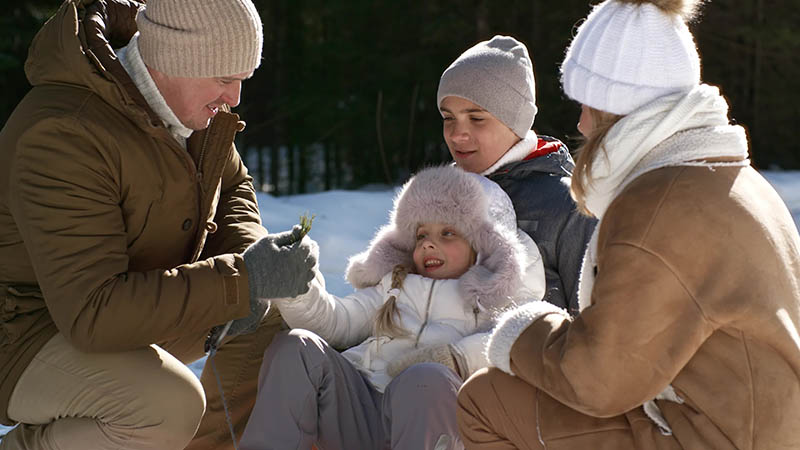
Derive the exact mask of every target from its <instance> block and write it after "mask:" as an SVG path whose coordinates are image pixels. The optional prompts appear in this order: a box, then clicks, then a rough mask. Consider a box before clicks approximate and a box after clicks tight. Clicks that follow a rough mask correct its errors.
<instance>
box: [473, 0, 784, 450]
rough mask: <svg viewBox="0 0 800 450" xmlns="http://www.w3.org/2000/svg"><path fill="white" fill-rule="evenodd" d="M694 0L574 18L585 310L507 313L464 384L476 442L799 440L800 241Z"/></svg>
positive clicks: (610, 5)
mask: <svg viewBox="0 0 800 450" xmlns="http://www.w3.org/2000/svg"><path fill="white" fill-rule="evenodd" d="M694 6H695V2H693V1H689V0H685V1H684V0H652V1H644V0H607V1H605V2H603V3H601V4H600V5H598V6H597V7H595V8H594V9H593V11H592V12H591V14H590V15H589V16H588V17H587V20H586V21H585V22H584V23H583V25H581V27H580V29H579V30H578V33H577V35H576V37H575V39H574V40H573V42H572V44H571V46H570V48H569V50H568V52H567V55H566V59H565V61H564V64H563V66H562V82H563V85H564V91H565V93H566V94H567V95H568V96H569V97H570V98H572V99H574V100H576V101H578V102H579V103H580V104H581V105H582V107H583V112H582V114H581V118H580V124H579V125H578V128H579V130H580V131H581V132H582V133H583V134H584V135H585V136H586V143H585V145H584V146H583V148H582V149H581V151H580V154H579V158H578V162H577V165H576V170H575V173H574V176H573V180H572V192H573V196H574V197H575V198H576V201H577V202H578V205H579V206H580V207H581V208H582V209H583V210H584V211H585V212H587V213H589V214H591V215H593V216H595V217H597V218H598V219H600V222H599V225H598V227H597V229H596V231H595V235H594V236H593V237H592V239H591V241H590V244H589V249H588V250H587V254H586V256H585V257H584V262H583V268H582V272H581V280H580V284H579V303H580V307H581V312H580V314H579V315H578V316H577V317H576V318H574V319H571V318H570V316H569V315H568V314H567V312H566V311H563V310H560V309H558V308H556V307H554V306H552V305H549V304H547V303H544V302H531V303H528V304H526V305H523V306H522V307H520V308H517V309H515V310H513V311H510V312H509V313H507V314H506V315H505V316H504V317H503V318H501V320H500V323H499V325H498V326H497V327H496V328H495V329H494V331H493V333H492V336H491V338H490V341H489V344H488V346H487V353H488V357H489V360H490V362H491V364H492V365H493V366H495V367H494V368H492V369H489V370H483V371H479V372H478V373H477V374H475V375H474V376H473V377H472V378H471V379H470V380H468V381H467V383H466V384H465V385H464V386H463V387H462V389H461V392H460V393H459V407H460V409H459V426H460V430H461V433H462V435H463V437H464V441H465V444H466V447H467V448H468V449H510V448H525V449H542V448H546V449H634V448H635V449H711V448H713V449H797V448H800V427H798V424H800V331H798V330H800V237H799V236H798V232H797V228H796V226H795V224H794V223H793V221H792V218H791V216H790V214H789V212H788V210H787V208H786V206H785V205H784V204H783V202H782V201H781V199H780V198H779V197H778V195H777V194H776V193H775V191H774V190H773V189H772V187H771V186H770V185H769V184H768V183H767V182H766V181H765V180H764V178H763V177H761V175H759V174H758V173H757V172H756V171H755V170H754V169H753V168H752V167H751V166H750V163H749V160H748V159H747V158H748V149H747V139H746V136H745V133H744V130H743V129H742V128H741V127H739V126H732V125H730V124H729V120H728V105H727V102H726V101H725V99H724V98H723V97H722V96H721V95H720V93H719V90H718V89H717V88H716V87H712V86H708V85H706V84H702V83H701V82H700V59H699V56H698V54H697V50H696V48H695V45H694V41H693V39H692V36H691V33H690V32H689V29H688V28H687V26H686V23H685V19H686V18H687V17H689V16H690V15H691V12H692V10H693V9H694Z"/></svg>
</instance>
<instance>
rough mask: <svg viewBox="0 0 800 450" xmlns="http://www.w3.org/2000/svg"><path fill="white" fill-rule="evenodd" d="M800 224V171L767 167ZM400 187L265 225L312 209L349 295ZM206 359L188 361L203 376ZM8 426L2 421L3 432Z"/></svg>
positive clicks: (268, 203) (319, 196) (338, 290)
mask: <svg viewBox="0 0 800 450" xmlns="http://www.w3.org/2000/svg"><path fill="white" fill-rule="evenodd" d="M764 176H765V177H766V178H767V180H769V182H770V183H771V184H772V185H773V186H774V187H775V189H776V190H777V191H778V193H779V194H780V195H781V197H782V198H783V199H784V201H785V202H786V203H787V206H788V207H789V210H790V211H791V212H792V215H793V216H794V219H795V223H797V224H798V228H800V171H786V172H764ZM396 192H397V189H396V188H395V189H385V190H380V191H328V192H320V193H315V194H305V195H293V196H287V197H272V196H270V195H268V194H259V197H258V202H259V206H260V209H261V217H262V219H263V222H264V225H265V226H266V227H267V229H268V230H270V231H271V232H278V231H283V230H288V229H290V228H291V227H292V226H293V225H294V224H296V223H298V221H299V219H300V216H301V215H302V214H314V215H315V218H314V223H313V226H312V229H311V232H310V234H309V235H310V236H311V237H312V238H313V239H314V240H316V241H317V242H318V243H319V246H320V268H321V270H322V273H323V274H324V275H325V281H326V284H327V287H328V290H329V291H330V292H332V293H334V294H336V295H340V296H341V295H346V294H348V293H349V292H350V291H351V290H352V288H350V286H349V285H348V284H347V282H346V281H345V280H344V270H345V268H346V266H347V258H348V257H349V256H351V255H353V254H355V253H359V252H361V251H362V250H364V249H365V248H366V246H367V244H368V243H369V241H370V240H371V239H372V237H373V235H374V234H375V232H376V231H377V230H378V228H380V226H381V225H383V224H385V223H386V222H387V221H388V218H389V211H390V210H391V208H392V200H393V198H394V195H395V193H396ZM204 363H205V359H203V360H200V361H197V362H195V363H194V364H192V365H190V367H191V368H192V370H193V371H194V372H195V373H196V374H197V375H198V376H199V374H200V371H201V370H202V368H203V364H204ZM7 430H8V429H7V428H6V427H2V426H0V435H2V434H4V433H5V432H6V431H7Z"/></svg>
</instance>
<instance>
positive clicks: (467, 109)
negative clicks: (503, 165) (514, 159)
mask: <svg viewBox="0 0 800 450" xmlns="http://www.w3.org/2000/svg"><path fill="white" fill-rule="evenodd" d="M439 109H440V111H441V113H442V120H443V127H442V131H443V134H444V141H445V142H446V143H447V147H448V148H449V149H450V154H451V155H452V156H453V159H454V160H455V162H456V164H457V165H458V167H461V168H462V169H464V170H466V171H467V172H474V173H481V172H483V171H484V170H486V169H488V168H489V167H491V166H492V164H494V163H495V162H497V160H498V159H500V157H501V156H503V155H504V154H505V153H506V152H507V151H508V150H509V149H510V148H511V147H512V146H513V145H514V144H516V143H517V142H519V140H520V138H519V137H518V136H517V135H516V134H514V132H513V131H511V129H510V128H508V127H507V126H505V125H504V124H503V122H500V121H499V120H498V119H497V118H496V117H495V116H493V115H491V114H490V113H489V112H488V111H486V110H485V109H483V108H481V107H480V106H478V105H476V104H475V103H472V102H471V101H469V100H465V99H463V98H461V97H445V98H444V99H442V104H441V105H440V107H439Z"/></svg>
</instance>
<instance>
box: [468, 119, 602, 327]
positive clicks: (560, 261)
mask: <svg viewBox="0 0 800 450" xmlns="http://www.w3.org/2000/svg"><path fill="white" fill-rule="evenodd" d="M537 154H541V156H536V155H537ZM525 158H530V159H525ZM574 167H575V163H574V162H573V160H572V157H571V156H570V154H569V150H568V149H567V146H566V145H564V144H563V143H562V142H561V141H559V140H558V139H555V138H552V137H549V136H537V135H536V134H535V133H534V132H533V131H531V132H529V133H528V135H527V136H526V137H525V139H523V140H521V141H520V142H518V143H517V144H516V145H515V146H514V147H512V148H511V149H510V150H509V151H508V152H506V154H505V155H503V157H502V158H501V159H500V160H499V161H498V162H497V163H495V164H494V165H493V166H492V167H490V168H489V169H487V171H485V172H484V175H486V176H487V177H489V179H491V180H492V181H494V182H496V183H497V184H499V185H500V186H501V187H502V188H503V190H504V191H506V193H507V194H508V196H509V197H511V201H512V202H513V203H514V209H515V210H516V213H517V225H518V226H519V228H521V229H522V230H524V231H525V232H527V233H528V234H529V235H530V236H531V237H532V238H533V240H534V241H535V242H536V244H537V245H538V246H539V251H540V252H541V254H542V259H543V261H544V270H545V276H546V277H547V293H546V294H545V297H544V300H546V301H548V302H550V303H552V304H554V305H557V306H559V307H562V308H565V309H568V310H569V312H570V314H573V315H574V314H577V312H578V278H579V275H580V269H581V261H582V260H583V254H584V252H585V250H586V246H587V245H588V243H589V238H590V237H591V236H592V231H593V230H594V227H595V225H596V224H597V221H596V220H595V219H593V218H589V217H586V216H584V215H582V214H581V213H579V212H578V210H577V207H576V205H575V202H574V201H573V200H572V197H570V195H569V186H570V180H571V178H570V177H571V176H572V169H573V168H574Z"/></svg>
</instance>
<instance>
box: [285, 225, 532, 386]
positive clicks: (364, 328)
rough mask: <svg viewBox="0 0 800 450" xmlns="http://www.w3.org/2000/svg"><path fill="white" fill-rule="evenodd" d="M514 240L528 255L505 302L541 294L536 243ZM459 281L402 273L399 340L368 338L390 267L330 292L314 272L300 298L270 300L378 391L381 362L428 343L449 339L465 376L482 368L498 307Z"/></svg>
mask: <svg viewBox="0 0 800 450" xmlns="http://www.w3.org/2000/svg"><path fill="white" fill-rule="evenodd" d="M519 240H520V242H521V243H522V244H523V245H524V247H525V251H526V256H527V257H526V258H525V259H526V265H525V266H524V270H525V276H524V277H523V283H522V287H521V288H520V289H518V290H517V292H516V295H514V296H513V298H511V299H510V302H509V305H508V306H512V305H514V304H520V303H523V302H526V301H529V300H539V299H541V298H542V296H543V294H544V291H545V277H544V267H543V265H542V259H541V255H540V254H539V250H538V248H537V247H536V244H534V243H533V240H531V238H530V237H528V235H527V234H525V233H524V232H519ZM479 258H480V256H479ZM479 264H480V260H479V262H478V265H479ZM460 281H461V280H460V279H452V280H433V279H430V278H425V277H422V276H420V275H416V274H409V275H408V276H407V277H406V279H405V280H404V282H403V286H402V288H401V289H400V292H399V295H398V296H397V309H398V312H399V317H398V324H399V325H400V326H401V327H402V328H403V329H405V330H406V331H407V332H408V333H409V335H408V336H407V337H400V338H389V337H385V336H381V337H380V338H376V337H375V336H374V335H373V326H374V324H375V320H376V313H377V311H378V310H379V309H380V307H381V306H382V305H383V304H384V302H386V300H387V299H388V298H389V296H390V294H389V290H390V289H391V283H392V273H391V272H389V273H387V274H386V275H385V276H384V277H383V278H382V279H381V280H380V282H379V283H378V284H377V285H374V286H370V287H366V288H362V289H357V290H356V291H355V292H353V293H352V294H350V295H348V296H346V297H337V296H335V295H333V294H330V293H328V292H327V291H326V289H325V279H324V277H323V276H322V274H321V273H319V271H317V274H316V278H315V279H314V281H313V282H312V284H311V288H310V289H309V291H308V292H307V293H306V294H305V295H302V296H300V297H297V298H294V299H280V300H275V301H274V302H273V304H274V305H275V306H277V307H278V308H279V309H280V311H281V315H282V316H283V318H284V319H285V320H286V322H287V323H288V324H289V326H291V327H292V328H303V329H307V330H309V331H312V332H314V333H316V334H318V335H319V336H320V337H322V338H323V339H325V340H326V341H327V342H328V343H329V344H331V345H332V346H333V347H335V348H339V349H347V350H345V351H344V352H343V355H344V356H345V357H346V358H347V359H348V360H349V361H351V362H352V363H353V364H354V365H355V366H356V367H357V368H358V369H359V370H360V371H361V372H362V373H364V374H365V375H366V376H367V377H368V379H369V380H370V381H371V382H372V384H373V385H374V386H375V387H376V388H377V389H378V390H380V391H382V390H383V389H384V388H385V387H386V385H387V384H389V382H390V381H391V377H389V375H388V374H387V373H386V366H387V364H388V362H389V361H391V360H393V359H394V358H396V357H398V356H400V355H402V354H404V353H406V352H409V351H412V350H414V349H417V348H421V347H425V346H428V345H433V344H443V343H448V344H452V348H453V351H454V352H457V353H458V355H457V357H458V359H459V361H460V362H465V363H466V372H467V373H470V374H471V373H473V372H475V371H476V370H478V369H480V368H482V367H485V366H487V365H488V361H487V359H486V356H485V354H484V349H485V346H486V342H487V340H488V336H489V335H488V331H489V330H491V328H492V327H493V326H494V324H495V318H496V316H497V314H498V310H489V309H486V308H483V307H481V303H480V301H479V299H469V298H464V294H463V292H464V289H463V286H459V284H460ZM476 305H477V306H476Z"/></svg>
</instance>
